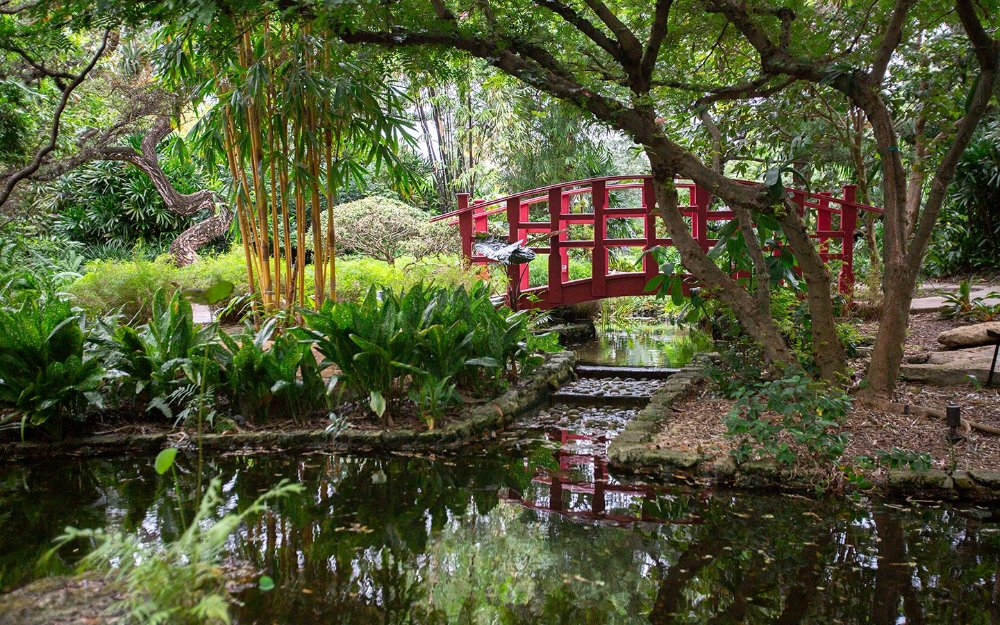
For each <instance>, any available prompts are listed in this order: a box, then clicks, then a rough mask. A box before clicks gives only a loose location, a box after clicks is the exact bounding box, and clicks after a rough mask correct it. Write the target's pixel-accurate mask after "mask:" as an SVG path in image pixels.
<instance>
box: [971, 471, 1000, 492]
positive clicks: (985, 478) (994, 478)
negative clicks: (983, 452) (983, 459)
mask: <svg viewBox="0 0 1000 625" xmlns="http://www.w3.org/2000/svg"><path fill="white" fill-rule="evenodd" d="M969 475H971V476H972V479H973V480H975V481H976V482H978V483H980V484H982V485H983V486H985V487H986V488H990V489H1000V471H986V470H983V469H972V470H970V471H969Z"/></svg>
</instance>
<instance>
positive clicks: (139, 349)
mask: <svg viewBox="0 0 1000 625" xmlns="http://www.w3.org/2000/svg"><path fill="white" fill-rule="evenodd" d="M216 333H217V328H216V326H215V324H208V325H204V326H201V327H198V328H195V325H194V320H193V314H192V311H191V303H190V302H188V301H187V299H185V298H184V297H183V296H182V294H181V293H180V292H175V293H174V294H173V295H172V296H171V297H170V299H169V300H168V299H167V295H166V292H165V291H163V290H160V291H157V292H156V293H155V294H154V295H153V298H152V318H151V319H150V321H149V323H147V324H144V325H142V326H140V327H139V328H133V327H131V326H128V325H120V326H117V327H115V328H112V329H111V330H110V331H109V332H108V334H109V337H110V340H109V341H108V342H107V348H106V351H105V356H106V358H107V361H108V363H109V367H111V368H113V369H114V372H115V373H116V379H117V380H118V384H119V386H120V387H122V388H125V389H128V390H129V391H131V394H133V395H134V396H135V397H136V398H138V399H139V401H140V402H141V403H145V404H147V405H148V407H149V409H157V410H159V411H160V412H162V413H163V414H164V415H165V416H166V417H167V418H174V416H175V415H174V410H175V409H178V408H180V409H181V410H182V412H181V413H179V414H178V415H177V419H178V420H181V419H183V418H185V417H186V408H188V404H189V403H190V402H191V401H192V400H195V399H198V400H199V401H203V400H204V398H205V397H206V390H207V389H212V388H214V386H215V385H216V384H217V383H218V381H219V380H220V378H221V374H222V371H223V369H224V368H225V366H226V364H227V361H228V358H227V355H228V352H225V350H223V349H221V346H220V344H219V343H218V341H217V340H216Z"/></svg>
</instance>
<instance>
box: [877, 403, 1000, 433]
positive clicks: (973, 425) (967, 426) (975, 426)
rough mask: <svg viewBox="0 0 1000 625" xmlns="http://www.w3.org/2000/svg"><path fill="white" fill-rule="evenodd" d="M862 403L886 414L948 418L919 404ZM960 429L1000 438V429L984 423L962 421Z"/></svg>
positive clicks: (940, 412)
mask: <svg viewBox="0 0 1000 625" xmlns="http://www.w3.org/2000/svg"><path fill="white" fill-rule="evenodd" d="M862 403H863V404H865V405H867V406H870V407H872V408H877V409H879V410H885V411H886V412H893V413H896V414H903V415H915V416H918V417H927V418H930V419H940V420H942V421H943V420H944V419H945V418H947V415H946V414H945V411H944V410H941V409H939V408H931V407H929V406H920V405H918V404H897V403H894V402H890V401H886V400H883V399H874V398H866V399H863V400H862ZM960 428H961V431H962V432H961V433H962V434H968V433H969V432H971V431H972V430H976V431H977V432H982V433H983V434H992V435H994V436H1000V428H997V427H993V426H992V425H985V424H983V423H977V422H975V421H969V420H968V419H962V420H961V426H960Z"/></svg>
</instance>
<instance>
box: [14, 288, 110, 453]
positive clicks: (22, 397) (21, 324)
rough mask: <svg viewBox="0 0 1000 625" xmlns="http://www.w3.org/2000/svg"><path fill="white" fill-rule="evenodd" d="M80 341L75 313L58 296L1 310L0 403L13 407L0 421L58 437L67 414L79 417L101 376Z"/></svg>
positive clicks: (81, 335) (92, 398)
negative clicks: (29, 427)
mask: <svg viewBox="0 0 1000 625" xmlns="http://www.w3.org/2000/svg"><path fill="white" fill-rule="evenodd" d="M84 341H85V335H84V332H83V328H82V327H81V322H80V318H79V316H78V315H77V314H76V313H75V312H74V311H73V309H72V308H71V307H70V305H69V303H67V302H65V301H63V300H60V299H42V300H33V301H26V302H24V303H23V304H21V305H20V306H19V307H18V308H15V309H0V404H2V405H6V406H9V407H11V408H13V410H12V411H11V412H9V413H7V414H6V415H5V416H4V417H3V418H2V419H0V423H3V425H4V426H12V425H14V426H17V425H19V426H20V428H21V430H22V435H23V433H24V429H25V428H27V427H28V426H31V427H37V428H40V429H42V430H43V431H45V432H46V433H47V434H49V435H52V436H59V435H61V433H62V429H63V421H64V420H65V419H66V418H72V419H74V420H77V421H82V420H83V413H82V409H83V408H84V407H85V406H87V405H88V404H89V403H97V402H98V396H97V389H98V387H99V386H100V384H101V380H102V378H103V376H104V370H103V369H102V367H101V365H100V364H99V363H98V361H97V360H95V359H93V358H90V357H89V356H88V355H87V354H86V353H85V352H84Z"/></svg>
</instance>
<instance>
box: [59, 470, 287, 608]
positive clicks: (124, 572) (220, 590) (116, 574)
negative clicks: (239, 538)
mask: <svg viewBox="0 0 1000 625" xmlns="http://www.w3.org/2000/svg"><path fill="white" fill-rule="evenodd" d="M221 491H222V484H221V482H220V481H219V479H218V478H216V479H214V480H212V482H211V484H210V485H209V487H208V489H207V491H206V492H205V495H204V497H202V500H201V504H200V505H199V506H198V511H197V513H196V514H195V516H194V518H193V519H192V520H191V523H190V524H189V525H188V526H187V528H186V529H185V530H184V533H183V534H181V535H180V536H179V537H178V538H177V539H176V540H174V541H171V542H168V543H166V544H164V545H157V544H155V543H152V544H151V543H149V542H146V541H144V540H143V539H142V538H141V537H140V536H139V535H136V534H126V533H124V532H121V531H118V532H114V533H111V534H109V533H106V532H104V531H102V530H87V529H76V528H73V527H68V528H66V531H65V532H64V533H63V534H62V535H61V536H60V537H58V538H57V539H56V546H55V548H54V549H53V550H52V552H50V554H49V556H48V557H51V556H52V554H53V553H54V552H55V551H56V550H58V549H61V548H63V547H64V546H66V545H68V544H72V543H75V542H78V541H81V540H82V541H87V542H91V543H96V548H95V549H94V550H93V551H91V552H90V553H89V554H87V555H86V556H85V557H84V558H83V560H81V562H80V564H79V568H80V570H81V571H86V570H97V571H102V572H106V573H108V574H109V575H110V577H111V579H112V581H114V582H116V583H118V584H121V585H122V586H123V587H124V588H123V592H122V593H121V596H123V597H124V599H122V600H121V603H120V604H119V606H120V607H119V606H116V608H117V609H122V610H123V611H124V612H125V617H124V622H125V623H128V624H135V625H147V624H149V623H171V624H176V625H223V624H226V625H228V623H230V617H229V605H230V604H231V603H232V602H233V597H232V595H231V594H230V592H229V590H228V589H227V587H226V582H227V579H226V573H225V570H224V569H223V567H222V557H223V554H224V553H225V552H226V548H227V544H228V542H229V540H230V537H231V536H232V534H233V532H235V531H236V529H237V528H238V527H240V525H241V524H243V523H244V522H246V521H248V520H249V519H250V518H252V517H254V516H257V515H259V514H261V513H263V512H264V511H265V510H266V509H267V503H268V502H270V501H273V500H276V499H280V498H282V497H286V496H288V495H291V494H299V493H301V492H302V486H301V485H299V484H289V483H287V482H284V481H283V482H281V483H279V484H278V485H277V486H275V487H274V488H272V489H271V490H269V491H267V492H266V493H264V494H263V495H261V496H260V497H258V498H257V499H256V500H255V501H254V502H253V503H252V504H251V505H249V506H248V507H247V508H245V509H244V510H242V511H240V512H239V513H235V512H231V513H229V514H226V515H224V516H222V517H221V518H217V513H216V510H218V509H220V507H222V504H223V500H222V496H221Z"/></svg>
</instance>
